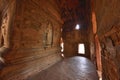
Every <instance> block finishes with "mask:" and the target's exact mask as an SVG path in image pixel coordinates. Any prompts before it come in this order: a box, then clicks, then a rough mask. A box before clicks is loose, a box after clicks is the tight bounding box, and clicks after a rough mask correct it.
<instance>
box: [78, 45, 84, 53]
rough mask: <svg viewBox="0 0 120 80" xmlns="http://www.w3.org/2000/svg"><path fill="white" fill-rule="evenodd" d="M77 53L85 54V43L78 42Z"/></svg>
mask: <svg viewBox="0 0 120 80" xmlns="http://www.w3.org/2000/svg"><path fill="white" fill-rule="evenodd" d="M78 54H85V44H83V43H80V44H78Z"/></svg>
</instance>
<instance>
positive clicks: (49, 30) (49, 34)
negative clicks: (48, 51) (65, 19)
mask: <svg viewBox="0 0 120 80" xmlns="http://www.w3.org/2000/svg"><path fill="white" fill-rule="evenodd" d="M44 37H45V38H44V48H47V47H52V44H53V25H52V23H51V22H50V21H48V22H47V27H46V30H45V36H44Z"/></svg>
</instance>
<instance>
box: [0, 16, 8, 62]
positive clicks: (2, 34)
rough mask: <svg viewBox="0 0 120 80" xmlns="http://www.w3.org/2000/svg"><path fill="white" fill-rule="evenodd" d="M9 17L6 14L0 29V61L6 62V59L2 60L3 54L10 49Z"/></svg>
mask: <svg viewBox="0 0 120 80" xmlns="http://www.w3.org/2000/svg"><path fill="white" fill-rule="evenodd" d="M7 33H8V15H7V14H5V16H4V17H3V19H2V25H1V29H0V61H1V62H4V59H3V58H2V54H3V53H5V51H6V50H7V49H8V48H9V41H8V40H9V39H8V34H7Z"/></svg>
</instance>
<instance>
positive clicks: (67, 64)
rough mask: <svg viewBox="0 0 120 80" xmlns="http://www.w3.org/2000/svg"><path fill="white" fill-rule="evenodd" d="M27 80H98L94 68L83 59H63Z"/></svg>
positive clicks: (88, 61)
mask: <svg viewBox="0 0 120 80" xmlns="http://www.w3.org/2000/svg"><path fill="white" fill-rule="evenodd" d="M27 80H99V79H98V75H97V72H96V69H95V66H94V65H93V64H92V63H91V61H90V60H88V59H87V58H84V57H77V56H76V57H72V58H69V59H64V60H63V61H61V62H59V63H57V64H55V65H54V66H52V67H50V68H48V69H46V70H43V71H41V72H40V73H39V74H36V75H34V76H32V77H29V79H27Z"/></svg>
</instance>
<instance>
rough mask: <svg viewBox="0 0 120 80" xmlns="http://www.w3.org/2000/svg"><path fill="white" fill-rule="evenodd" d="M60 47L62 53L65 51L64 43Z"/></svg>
mask: <svg viewBox="0 0 120 80" xmlns="http://www.w3.org/2000/svg"><path fill="white" fill-rule="evenodd" d="M60 46H61V48H62V49H61V52H63V51H64V43H63V42H62V43H61V44H60Z"/></svg>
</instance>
